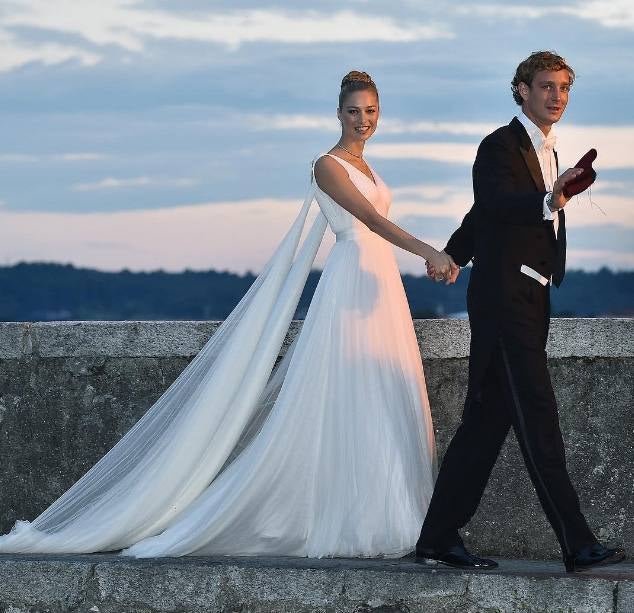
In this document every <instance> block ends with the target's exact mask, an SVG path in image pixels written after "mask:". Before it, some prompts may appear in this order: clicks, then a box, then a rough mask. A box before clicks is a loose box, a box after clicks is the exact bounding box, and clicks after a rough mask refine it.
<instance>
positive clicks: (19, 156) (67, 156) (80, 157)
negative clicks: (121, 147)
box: [0, 152, 108, 164]
mask: <svg viewBox="0 0 634 613" xmlns="http://www.w3.org/2000/svg"><path fill="white" fill-rule="evenodd" d="M107 157H108V156H107V155H105V154H103V153H94V152H83V153H53V154H50V155H35V154H32V153H0V162H1V163H5V164H29V163H32V162H45V161H49V160H50V161H54V162H91V161H96V160H103V159H106V158H107Z"/></svg>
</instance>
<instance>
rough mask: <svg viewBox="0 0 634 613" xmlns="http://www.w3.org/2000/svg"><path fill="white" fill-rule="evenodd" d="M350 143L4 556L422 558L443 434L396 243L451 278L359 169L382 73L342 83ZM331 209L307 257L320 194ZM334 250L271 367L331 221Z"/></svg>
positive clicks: (12, 537)
mask: <svg viewBox="0 0 634 613" xmlns="http://www.w3.org/2000/svg"><path fill="white" fill-rule="evenodd" d="M337 113H338V117H339V119H340V121H341V127H342V133H341V138H340V139H339V142H338V143H337V144H336V145H335V146H334V147H333V148H332V149H331V150H330V151H329V152H328V153H327V154H324V155H322V156H320V157H318V159H317V160H316V163H314V164H313V173H312V179H311V189H310V191H309V193H308V196H307V198H306V201H305V202H304V206H303V207H302V210H301V212H300V214H299V216H298V218H297V219H296V221H295V222H294V224H293V226H292V227H291V229H290V230H289V232H288V234H287V235H286V236H285V238H284V239H283V241H282V243H281V244H280V246H279V247H278V249H277V251H276V252H275V254H274V255H273V257H272V258H271V260H270V261H269V263H268V264H267V265H266V267H265V269H264V270H263V272H262V273H261V274H260V276H259V277H258V278H257V279H256V281H255V282H254V284H253V285H252V287H251V288H250V289H249V291H248V292H247V294H246V295H245V296H244V298H243V299H242V300H241V301H240V303H239V304H238V305H237V307H236V308H235V309H234V311H233V312H232V313H231V314H230V316H229V317H228V318H227V319H226V320H225V321H224V322H223V324H222V325H221V326H220V328H219V329H218V331H217V332H216V334H214V336H213V337H212V338H211V339H210V340H209V341H208V342H207V344H206V345H205V346H204V347H203V349H202V350H201V351H200V353H199V354H198V355H197V356H196V358H195V359H194V360H193V361H192V362H191V364H190V365H189V366H188V367H187V368H186V369H185V370H184V371H183V373H182V374H181V375H180V376H179V377H178V379H177V380H176V381H175V382H174V383H173V384H172V385H171V386H170V388H169V389H168V390H167V391H166V392H165V393H164V394H163V396H161V398H160V399H159V400H158V401H157V402H156V403H155V404H154V405H153V406H152V407H151V408H150V409H149V411H148V412H147V413H146V414H145V415H144V416H143V417H142V418H141V419H140V420H139V422H137V424H136V425H135V426H134V427H133V428H132V429H131V430H130V431H129V432H128V433H127V434H126V435H125V436H124V437H123V438H122V439H121V440H120V441H119V443H117V445H115V447H113V449H112V450H111V451H110V452H108V453H107V454H106V455H105V456H104V457H103V458H102V459H101V460H100V461H99V462H98V463H97V464H96V465H95V466H94V467H93V468H91V469H90V470H89V471H88V472H87V473H86V474H85V475H84V476H83V477H82V478H81V479H80V480H79V481H78V482H77V483H75V484H74V485H73V486H72V487H71V488H70V489H69V490H68V491H67V492H66V493H65V494H63V495H62V496H61V497H60V498H59V499H57V500H56V501H55V502H53V504H52V505H51V506H50V507H49V508H48V509H46V510H45V511H44V512H43V513H42V514H41V515H40V516H39V517H37V518H36V519H35V520H33V521H32V522H27V521H18V522H16V524H15V526H14V528H13V529H12V531H11V532H10V533H9V534H7V535H5V536H2V537H0V552H5V553H8V552H24V553H29V552H41V553H88V552H96V551H116V550H122V552H121V554H122V555H125V556H134V557H153V556H182V555H288V556H310V557H322V556H345V557H352V556H359V557H363V556H377V555H389V556H399V555H404V554H406V553H408V552H410V551H412V550H413V548H414V545H415V543H416V540H417V538H418V534H419V530H420V526H421V524H422V522H423V519H424V516H425V512H426V510H427V506H428V503H429V500H430V497H431V493H432V489H433V481H434V471H435V447H434V435H433V429H432V423H431V416H430V412H429V403H428V399H427V391H426V388H425V379H424V375H423V368H422V363H421V358H420V353H419V350H418V344H417V341H416V336H415V334H414V328H413V324H412V319H411V316H410V312H409V308H408V305H407V300H406V297H405V293H404V291H403V286H402V283H401V279H400V275H399V271H398V268H397V265H396V261H395V258H394V253H393V250H392V244H393V245H397V246H398V247H401V248H403V249H406V250H408V251H410V252H412V253H414V254H417V255H419V256H421V257H422V258H424V259H425V260H427V262H428V264H429V265H430V266H432V267H433V268H434V269H435V271H436V273H437V275H438V274H446V275H448V274H449V273H450V272H451V267H452V262H451V260H450V258H449V257H448V256H446V255H445V254H444V253H440V252H438V251H436V250H435V249H434V248H433V247H431V246H429V245H427V244H425V243H423V242H421V241H419V240H418V239H416V238H415V237H413V236H411V235H410V234H408V233H407V232H405V231H404V230H402V229H401V228H399V227H398V226H397V225H395V224H393V223H392V222H390V221H389V220H388V219H387V214H388V209H389V206H390V193H389V191H388V188H387V187H386V186H385V184H384V183H383V181H382V180H381V178H380V177H379V176H378V175H377V173H376V172H374V170H373V169H372V168H371V167H370V166H369V165H368V163H367V162H366V161H365V160H364V158H363V147H364V144H365V142H366V141H367V140H368V139H369V138H370V137H371V136H372V134H373V133H374V131H375V130H376V127H377V122H378V118H379V97H378V92H377V89H376V86H375V84H374V82H373V81H372V79H371V78H370V76H369V75H368V74H366V73H364V72H356V71H354V72H351V73H349V74H348V75H346V76H345V77H344V79H343V81H342V83H341V93H340V96H339V108H338V112H337ZM315 198H316V200H317V202H318V204H319V208H320V213H319V214H318V216H317V219H316V220H315V222H314V223H313V225H312V227H311V229H310V230H309V231H308V233H307V234H306V238H305V240H304V243H303V244H302V246H301V248H299V249H298V247H299V242H300V237H301V236H302V233H303V229H304V224H305V221H306V216H307V213H308V210H309V208H310V205H311V203H312V201H313V199H315ZM327 225H329V226H330V228H331V229H332V230H333V231H334V233H335V234H336V239H337V240H336V244H335V245H334V246H333V248H332V251H331V252H330V254H329V257H328V259H327V261H326V264H325V266H324V270H323V273H322V275H321V279H320V281H319V284H318V286H317V289H316V291H315V294H314V297H313V299H312V302H311V304H310V308H309V310H308V313H307V315H306V319H305V321H304V324H303V326H302V328H301V331H300V333H299V334H298V335H297V337H296V339H295V341H294V342H293V344H292V345H291V347H290V348H289V349H288V351H287V352H286V354H285V356H284V358H283V359H282V360H281V361H280V363H279V364H278V365H277V366H276V367H275V368H274V365H275V360H276V358H277V356H278V354H279V351H280V348H281V346H282V342H283V340H284V337H285V335H286V332H287V330H288V327H289V324H290V321H291V319H292V316H293V313H294V311H295V308H296V306H297V302H298V300H299V296H300V294H301V291H302V289H303V286H304V283H305V280H306V277H307V275H308V273H309V271H310V268H311V265H312V263H313V260H314V258H315V254H316V252H317V248H318V247H319V244H320V243H321V240H322V237H323V234H324V231H325V229H326V226H327Z"/></svg>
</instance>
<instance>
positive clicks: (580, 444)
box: [0, 319, 634, 558]
mask: <svg viewBox="0 0 634 613" xmlns="http://www.w3.org/2000/svg"><path fill="white" fill-rule="evenodd" d="M415 323H416V332H417V335H418V340H419V346H420V347H421V352H422V355H423V359H424V361H425V374H426V377H427V384H428V389H429V395H430V401H431V407H432V413H433V418H434V423H435V427H436V432H437V442H438V447H439V452H440V455H441V456H442V454H443V452H444V450H445V448H446V446H447V444H448V442H449V439H450V437H451V435H452V433H453V432H454V430H455V428H456V427H457V424H458V423H459V420H460V413H461V410H462V403H463V400H464V393H465V388H466V381H467V356H468V347H469V330H468V324H467V323H466V322H464V321H456V320H421V321H416V322H415ZM217 326H218V324H217V323H213V322H64V323H37V324H36V323H34V324H17V323H16V324H14V323H2V324H0V462H1V465H0V531H3V532H4V531H6V530H8V529H9V528H10V527H11V525H12V524H13V522H14V521H15V519H18V518H24V519H32V518H33V517H35V516H36V515H37V514H39V513H40V512H41V511H42V510H43V509H44V508H45V507H46V506H47V505H48V504H49V503H50V502H51V501H52V500H54V499H55V498H56V497H57V496H59V495H60V494H61V493H62V492H64V491H65V489H66V488H68V487H69V486H70V485H71V484H72V483H73V482H74V481H75V480H76V479H77V478H79V477H80V476H81V475H82V474H83V473H84V472H85V471H86V470H87V469H88V468H89V467H90V466H91V465H92V464H93V463H94V462H95V461H96V460H97V459H98V458H99V457H101V455H102V454H103V453H104V452H106V451H107V450H108V449H109V448H110V447H112V445H113V444H114V443H115V442H116V441H117V440H118V439H119V438H120V437H121V436H122V435H123V434H124V433H125V432H126V431H127V430H128V429H129V428H130V426H132V424H133V423H134V422H135V421H136V420H137V419H138V418H139V417H140V416H141V415H142V414H143V413H144V412H145V411H146V410H147V408H148V407H149V406H151V404H152V403H153V402H154V401H155V400H156V399H157V398H158V397H159V396H160V394H161V393H162V391H163V390H164V389H165V388H167V386H169V384H170V383H171V382H172V381H173V380H174V379H175V378H176V376H177V375H178V374H179V372H180V371H181V370H182V369H183V368H184V367H185V366H186V364H187V363H188V362H189V360H190V359H191V358H192V357H193V356H194V355H195V353H196V352H197V351H198V350H199V349H200V347H201V346H202V345H203V344H204V342H205V340H206V339H207V338H209V336H210V335H211V334H212V333H213V331H214V330H215V329H216V327H217ZM299 326H300V324H299V323H294V324H293V326H292V328H291V330H290V332H289V336H288V338H287V342H286V345H285V347H286V346H287V344H288V342H289V341H290V340H291V339H292V337H293V336H294V335H295V334H296V333H297V330H298V329H299ZM633 332H634V320H632V319H555V320H553V323H552V328H551V336H550V340H549V355H550V363H549V365H550V369H551V374H552V376H553V380H554V385H555V392H556V394H557V398H558V401H559V405H560V419H561V425H562V430H563V433H564V439H565V442H566V449H567V454H568V464H569V468H570V472H571V475H572V478H573V481H574V483H575V484H576V485H577V488H578V491H579V495H580V498H581V504H582V507H583V509H584V512H585V513H586V516H587V518H588V520H589V523H590V524H591V526H592V528H593V529H594V530H595V532H596V533H597V534H598V536H599V537H600V538H601V539H602V540H604V541H606V542H621V543H624V544H625V546H626V547H627V548H629V550H630V551H632V550H634V412H633V407H634V402H633V400H634V376H633V370H632V365H633V363H634V360H633V358H634V334H633ZM466 532H467V534H466V540H467V541H468V543H470V544H472V545H473V546H474V547H475V548H477V551H478V552H481V553H487V554H491V555H501V556H508V557H536V558H550V557H558V555H559V550H558V546H557V542H556V540H555V538H554V536H553V534H552V531H551V529H550V527H549V525H548V523H547V522H546V520H545V518H544V515H543V513H542V512H541V509H540V507H539V504H538V502H537V498H536V495H535V493H534V490H533V488H532V485H531V483H530V481H529V479H528V477H527V473H526V470H525V468H524V465H523V462H522V459H521V456H520V454H519V452H518V448H517V443H516V441H515V437H514V435H510V436H509V439H508V440H507V442H506V444H505V446H504V449H503V451H502V454H501V457H500V458H499V460H498V463H497V465H496V467H495V469H494V472H493V475H492V477H491V481H490V483H489V486H488V488H487V491H486V493H485V497H484V499H483V501H482V504H481V506H480V509H479V511H478V513H477V515H476V516H475V517H474V519H473V521H472V522H471V524H470V525H469V526H468V527H467V530H466Z"/></svg>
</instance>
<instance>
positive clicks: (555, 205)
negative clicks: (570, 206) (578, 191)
mask: <svg viewBox="0 0 634 613" xmlns="http://www.w3.org/2000/svg"><path fill="white" fill-rule="evenodd" d="M582 172H583V169H582V168H569V169H568V170H566V172H564V173H562V174H561V175H560V176H559V178H558V179H557V180H556V181H555V184H554V185H553V197H552V200H551V201H550V208H551V210H553V211H558V210H559V209H563V208H564V206H566V203H567V202H568V200H569V198H566V196H564V193H563V188H564V185H566V183H568V182H570V181H572V180H573V179H574V178H576V177H578V176H579V175H580V174H581V173H582Z"/></svg>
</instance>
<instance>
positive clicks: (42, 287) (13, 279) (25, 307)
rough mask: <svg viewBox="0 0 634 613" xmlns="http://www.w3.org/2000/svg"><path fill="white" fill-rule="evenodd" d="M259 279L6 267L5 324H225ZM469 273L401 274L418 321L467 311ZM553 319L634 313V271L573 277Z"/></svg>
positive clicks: (1, 299) (312, 279)
mask: <svg viewBox="0 0 634 613" xmlns="http://www.w3.org/2000/svg"><path fill="white" fill-rule="evenodd" d="M319 275H320V272H319V271H313V272H311V274H310V276H309V278H308V282H307V283H306V287H305V289H304V293H303V294H302V297H301V300H300V303H299V306H298V309H297V313H296V317H297V318H300V319H302V318H303V317H304V316H305V314H306V311H307V309H308V305H309V303H310V299H311V296H312V295H313V292H314V290H315V287H316V285H317V282H318V280H319ZM254 279H255V276H254V275H251V274H246V275H237V274H233V273H229V272H218V271H215V270H209V271H206V272H193V271H185V272H181V273H166V272H162V271H157V272H149V273H145V272H135V273H133V272H129V271H126V270H124V271H121V272H116V273H111V272H101V271H98V270H90V269H83V268H75V267H74V266H71V265H61V264H44V263H42V264H39V263H35V264H16V265H15V266H4V267H0V321H50V320H132V319H141V320H143V319H146V320H151V319H207V320H209V319H224V318H225V317H226V316H227V315H228V314H229V313H230V312H231V310H232V309H233V307H234V306H235V305H236V304H237V302H238V301H239V300H240V298H241V297H242V296H243V295H244V293H245V292H246V290H247V289H248V288H249V286H250V285H251V283H253V280H254ZM468 280H469V269H465V270H463V271H462V272H461V274H460V277H459V279H458V282H457V283H456V284H455V285H454V286H450V287H447V286H445V285H443V284H436V283H433V282H432V281H430V280H429V279H427V278H426V277H415V276H413V275H403V284H404V286H405V291H406V293H407V298H408V300H409V304H410V308H411V311H412V315H413V316H414V317H415V318H426V317H447V316H450V315H456V314H460V313H464V312H465V311H466V300H465V294H466V287H467V283H468ZM552 305H553V314H554V315H560V316H571V317H573V316H574V317H600V316H632V315H634V272H618V273H615V272H611V271H609V270H607V269H603V270H600V271H598V272H594V273H588V272H582V271H569V272H568V273H567V274H566V279H565V281H564V284H563V285H562V287H561V288H560V289H559V290H553V292H552Z"/></svg>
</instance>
